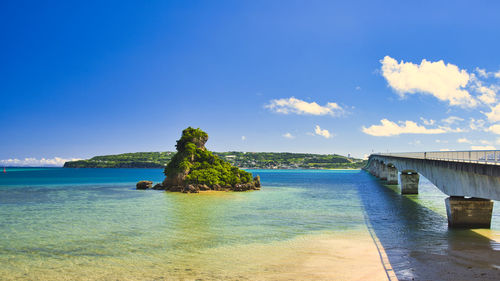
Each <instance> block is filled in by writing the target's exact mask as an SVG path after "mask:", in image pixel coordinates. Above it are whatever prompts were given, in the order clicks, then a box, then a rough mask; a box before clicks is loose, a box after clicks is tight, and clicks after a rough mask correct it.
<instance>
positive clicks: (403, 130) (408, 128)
mask: <svg viewBox="0 0 500 281" xmlns="http://www.w3.org/2000/svg"><path fill="white" fill-rule="evenodd" d="M362 131H363V133H365V134H368V135H372V136H376V137H390V136H397V135H401V134H442V133H446V132H447V130H446V129H444V128H434V129H429V128H426V127H425V126H422V125H418V124H417V123H415V122H413V121H404V122H402V121H401V122H399V124H397V123H395V122H392V121H389V120H387V119H382V120H380V125H372V126H370V127H368V128H366V127H364V126H363V128H362Z"/></svg>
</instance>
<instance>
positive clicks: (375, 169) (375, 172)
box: [373, 162, 380, 178]
mask: <svg viewBox="0 0 500 281" xmlns="http://www.w3.org/2000/svg"><path fill="white" fill-rule="evenodd" d="M373 175H374V176H376V177H377V178H378V177H380V165H379V163H378V162H375V166H374V167H373Z"/></svg>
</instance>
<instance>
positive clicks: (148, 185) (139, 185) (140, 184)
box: [135, 181, 153, 190]
mask: <svg viewBox="0 0 500 281" xmlns="http://www.w3.org/2000/svg"><path fill="white" fill-rule="evenodd" d="M151 187H153V182H152V181H140V182H138V183H137V184H136V185H135V188H136V189H141V190H144V189H149V188H151Z"/></svg>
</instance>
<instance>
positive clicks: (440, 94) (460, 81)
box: [380, 56, 478, 107]
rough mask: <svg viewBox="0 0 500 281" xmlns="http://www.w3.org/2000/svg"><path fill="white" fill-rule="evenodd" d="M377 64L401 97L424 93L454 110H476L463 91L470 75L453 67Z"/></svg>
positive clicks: (391, 61) (427, 63)
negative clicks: (469, 108) (460, 107)
mask: <svg viewBox="0 0 500 281" xmlns="http://www.w3.org/2000/svg"><path fill="white" fill-rule="evenodd" d="M380 62H381V63H382V75H383V76H384V78H385V79H386V80H387V82H388V84H389V86H390V87H391V88H393V89H394V90H395V91H396V92H397V93H398V94H399V95H400V96H402V97H404V95H405V94H415V93H424V94H430V95H433V96H435V97H436V98H438V99H439V100H441V101H447V102H448V103H449V104H450V105H454V106H462V107H475V106H476V105H477V104H478V103H477V101H476V100H475V99H474V98H473V97H472V96H471V95H470V93H469V92H468V91H467V89H465V87H466V85H467V83H468V82H469V77H470V75H469V74H468V73H467V71H465V70H463V69H459V68H458V67H457V66H456V65H453V64H450V63H448V64H445V63H444V62H443V61H442V60H440V61H437V62H430V61H427V60H425V59H424V60H422V62H421V63H420V65H418V64H414V63H411V62H403V61H401V62H400V63H398V62H397V61H396V60H395V59H393V58H391V57H389V56H385V57H384V59H382V60H381V61H380Z"/></svg>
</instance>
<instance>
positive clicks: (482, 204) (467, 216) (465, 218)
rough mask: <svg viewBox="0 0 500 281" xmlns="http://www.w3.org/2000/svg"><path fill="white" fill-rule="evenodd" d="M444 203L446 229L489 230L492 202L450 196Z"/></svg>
mask: <svg viewBox="0 0 500 281" xmlns="http://www.w3.org/2000/svg"><path fill="white" fill-rule="evenodd" d="M445 202H446V214H447V215H448V227H462V228H490V226H491V214H492V211H493V201H491V200H488V199H481V198H464V197H456V196H451V197H448V198H446V200H445Z"/></svg>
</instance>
